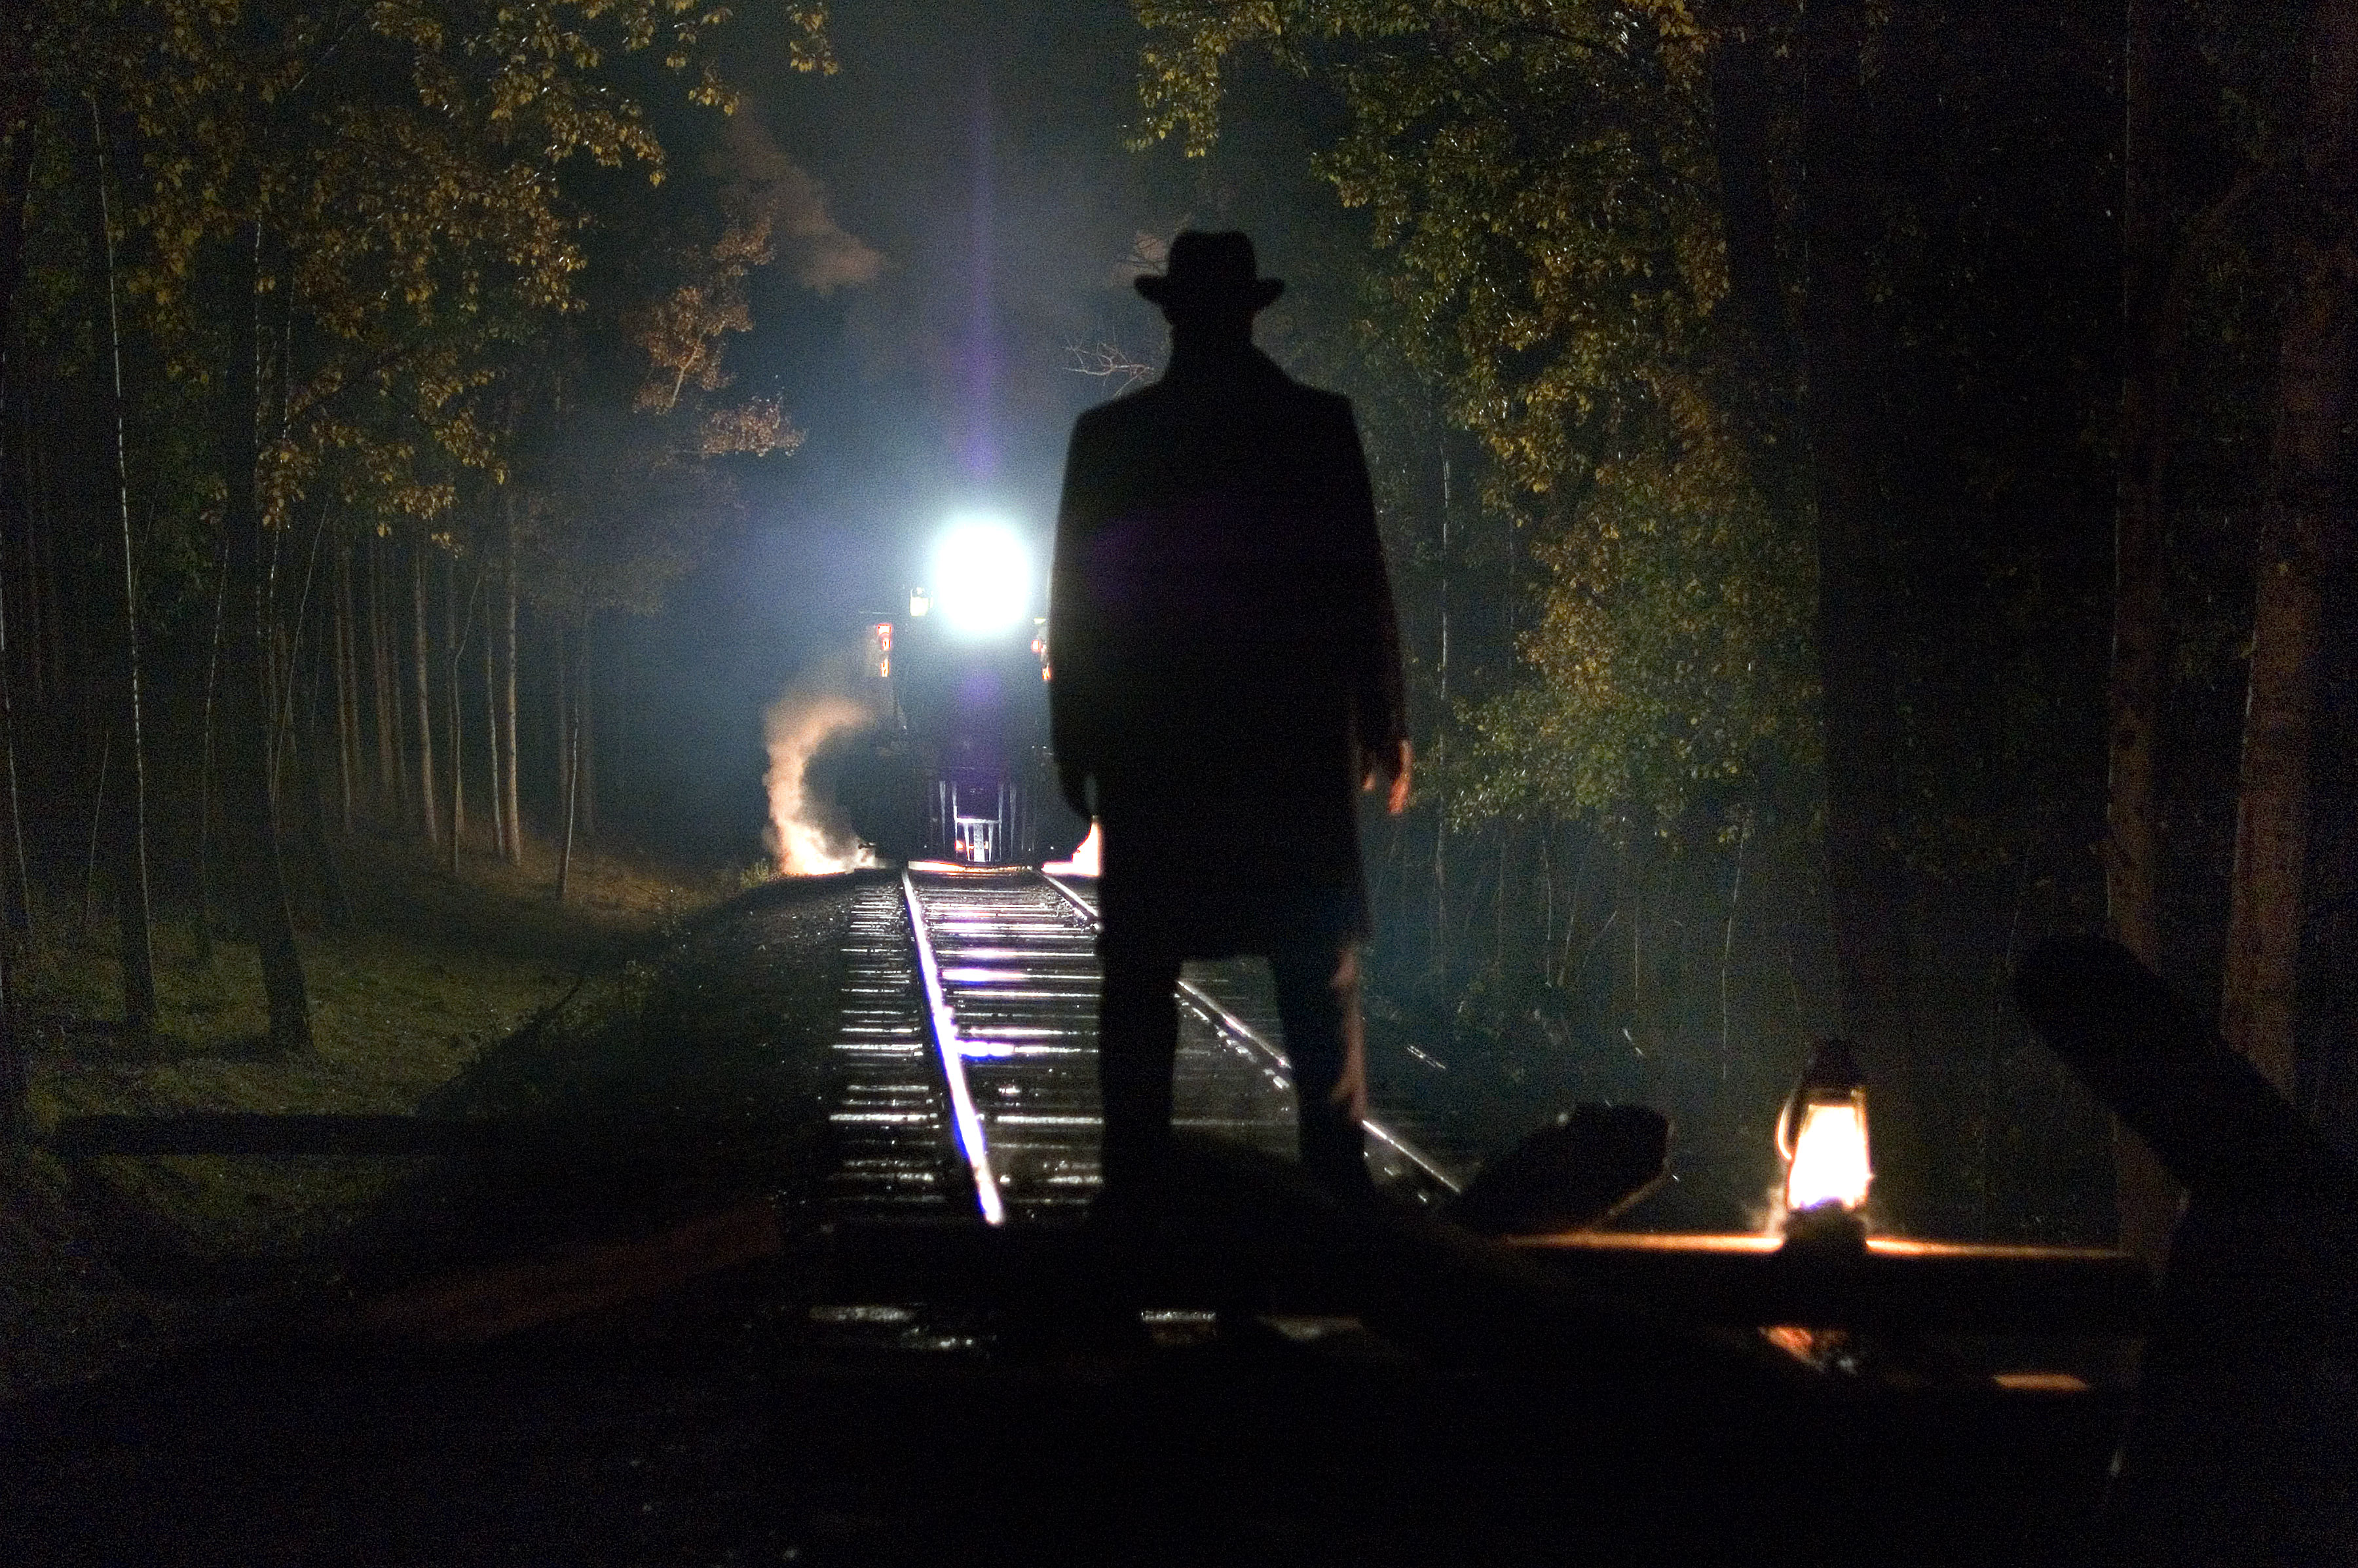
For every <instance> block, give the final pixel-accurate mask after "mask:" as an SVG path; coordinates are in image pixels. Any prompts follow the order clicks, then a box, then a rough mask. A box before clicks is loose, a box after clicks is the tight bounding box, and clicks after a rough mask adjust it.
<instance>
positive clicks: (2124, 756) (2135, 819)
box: [2104, 0, 2180, 1269]
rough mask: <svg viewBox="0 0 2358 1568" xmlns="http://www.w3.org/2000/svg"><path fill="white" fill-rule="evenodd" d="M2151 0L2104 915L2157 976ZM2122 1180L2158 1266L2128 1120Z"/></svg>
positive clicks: (2120, 1131) (2158, 352)
mask: <svg viewBox="0 0 2358 1568" xmlns="http://www.w3.org/2000/svg"><path fill="white" fill-rule="evenodd" d="M2152 11H2153V0H2129V10H2128V40H2127V59H2126V80H2125V82H2124V83H2123V99H2124V103H2125V124H2124V126H2123V140H2124V143H2125V147H2124V152H2123V157H2122V181H2121V187H2122V189H2121V337H2122V342H2121V346H2122V358H2123V360H2124V364H2123V367H2122V377H2121V427H2120V473H2119V476H2118V498H2119V510H2118V513H2117V514H2116V518H2115V524H2114V531H2113V652H2112V669H2111V673H2110V676H2109V678H2108V681H2107V683H2106V690H2105V703H2106V707H2107V708H2108V710H2109V711H2108V718H2109V723H2108V724H2107V726H2106V730H2105V769H2104V773H2105V780H2104V785H2105V787H2104V914H2105V918H2106V921H2107V923H2108V924H2109V925H2111V927H2112V934H2113V939H2114V940H2115V941H2116V942H2118V943H2120V945H2121V946H2124V947H2126V948H2127V949H2128V950H2129V951H2130V952H2131V953H2132V954H2134V955H2135V956H2136V960H2137V962H2139V963H2141V964H2143V965H2145V966H2146V968H2149V969H2152V970H2154V971H2156V972H2157V973H2158V972H2159V971H2160V970H2161V968H2163V965H2162V962H2161V931H2160V923H2159V911H2158V902H2157V894H2156V887H2157V881H2158V862H2159V859H2160V838H2159V835H2158V833H2157V832H2156V830H2155V827H2154V802H2153V783H2154V741H2155V732H2156V723H2157V711H2158V708H2159V707H2160V702H2161V672H2162V639H2163V636H2164V630H2165V629H2164V624H2163V612H2162V582H2163V574H2164V572H2165V570H2166V562H2165V559H2164V557H2163V551H2162V536H2163V513H2162V508H2163V505H2164V502H2163V492H2162V475H2163V462H2164V460H2165V457H2166V454H2167V449H2168V443H2169V424H2168V421H2169V414H2168V408H2169V400H2168V386H2167V383H2166V365H2167V361H2168V359H2169V355H2168V352H2167V350H2166V347H2165V345H2164V343H2163V342H2162V341H2161V333H2162V331H2163V329H2164V320H2163V318H2164V308H2163V299H2162V296H2163V294H2164V293H2165V292H2166V291H2165V290H2164V289H2163V287H2162V285H2161V274H2162V268H2161V266H2160V261H2161V256H2162V252H2163V238H2162V236H2163V226H2162V222H2161V211H2160V208H2161V200H2162V195H2163V192H2164V191H2165V190H2166V189H2168V185H2167V173H2166V169H2165V168H2164V165H2163V163H2162V157H2161V143H2160V138H2159V137H2158V135H2157V134H2156V128H2157V120H2156V108H2157V105H2156V102H2155V94H2156V93H2157V92H2158V90H2159V87H2160V82H2159V80H2158V78H2159V75H2160V72H2159V70H2158V64H2159V59H2158V57H2159V53H2160V49H2161V42H2160V39H2159V38H2157V37H2156V36H2155V34H2154V30H2153V27H2152V20H2153V18H2152ZM2113 1185H2114V1195H2115V1207H2116V1209H2117V1211H2118V1213H2119V1217H2120V1241H2121V1245H2122V1246H2123V1247H2124V1248H2125V1249H2128V1250H2129V1251H2131V1252H2134V1253H2136V1255H2137V1256H2138V1257H2140V1258H2142V1259H2144V1260H2146V1261H2147V1263H2148V1264H2151V1265H2153V1266H2154V1267H2155V1268H2157V1269H2158V1268H2159V1267H2160V1266H2161V1265H2162V1263H2163V1262H2165V1261H2166V1260H2167V1259H2168V1257H2169V1237H2170V1233H2171V1231H2172V1230H2173V1229H2174V1228H2175V1227H2176V1226H2177V1222H2178V1211H2179V1206H2180V1194H2179V1192H2178V1190H2177V1184H2175V1183H2174V1182H2172V1181H2171V1180H2170V1179H2169V1172H2167V1171H2166V1170H2164V1169H2163V1168H2162V1165H2161V1162H2160V1161H2159V1160H2158V1159H2156V1158H2155V1157H2154V1154H2153V1152H2152V1151H2151V1150H2149V1149H2147V1147H2146V1146H2145V1142H2144V1141H2143V1140H2142V1139H2140V1138H2139V1137H2138V1136H2137V1135H2136V1133H2135V1132H2134V1131H2131V1130H2129V1128H2128V1127H2127V1126H2126V1125H2125V1123H2123V1122H2121V1121H2120V1120H2119V1119H2117V1118H2115V1119H2114V1122H2113Z"/></svg>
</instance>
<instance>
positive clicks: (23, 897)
mask: <svg viewBox="0 0 2358 1568" xmlns="http://www.w3.org/2000/svg"><path fill="white" fill-rule="evenodd" d="M16 85H17V86H18V87H19V88H20V91H19V92H17V93H16V94H14V95H12V97H11V99H10V100H9V102H8V103H7V107H6V124H7V129H8V131H9V133H10V145H9V149H8V161H7V163H6V165H5V168H0V432H5V429H6V427H7V426H6V417H7V407H8V404H7V395H8V393H9V392H10V391H12V390H14V388H13V387H12V386H11V384H10V381H11V378H10V376H9V372H10V370H12V369H13V368H15V367H13V366H11V365H10V364H9V363H8V362H7V360H6V358H5V345H6V342H7V336H8V323H9V320H10V319H11V316H12V306H13V305H14V303H15V301H16V284H17V280H18V279H19V278H20V277H21V276H23V270H24V214H25V198H26V194H27V190H28V189H30V184H31V177H32V167H33V136H32V114H33V109H34V98H33V94H32V90H31V83H30V81H24V82H21V83H17V84H16ZM6 471H7V464H6V454H5V449H0V476H5V473H6ZM0 515H5V514H0ZM25 532H26V556H27V559H28V562H29V557H31V555H32V513H31V510H30V508H29V507H28V508H27V511H26V525H25ZM25 577H26V582H27V585H28V586H29V585H30V584H31V583H32V581H33V578H32V575H31V574H30V573H29V572H27V574H25ZM8 581H9V578H8V574H7V573H6V572H5V569H0V745H5V748H6V752H7V764H8V781H7V784H8V845H7V857H8V859H7V871H6V880H5V888H0V925H5V929H0V1143H6V1142H14V1141H16V1140H17V1139H18V1138H19V1137H20V1136H22V1135H24V1134H25V1133H26V1132H27V1131H28V1130H29V1129H28V1127H27V1120H28V1118H27V1115H26V1110H25V1092H26V1088H27V1084H26V1075H25V1051H24V1036H23V1034H22V1033H20V1032H19V1030H18V1029H17V1020H16V940H17V938H18V937H19V936H20V935H26V934H29V933H30V931H31V929H32V903H31V900H30V898H29V896H28V895H29V893H30V891H31V890H30V887H29V885H28V884H27V879H26V875H25V838H24V819H23V816H22V814H21V812H20V809H19V802H18V799H17V794H16V711H15V708H14V706H13V704H12V703H11V702H10V700H9V693H10V687H11V680H10V675H11V672H10V670H9V668H8V620H7V614H8V612H7V599H6V594H7V584H8ZM36 646H38V644H36Z"/></svg>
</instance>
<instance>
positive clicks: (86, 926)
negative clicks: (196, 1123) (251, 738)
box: [0, 834, 739, 1398]
mask: <svg viewBox="0 0 2358 1568" xmlns="http://www.w3.org/2000/svg"><path fill="white" fill-rule="evenodd" d="M346 856H347V865H346V875H347V879H348V881H349V884H350V886H351V888H352V895H353V906H354V907H353V911H352V915H353V917H352V921H351V923H350V924H349V925H347V926H345V927H344V928H342V929H339V930H332V931H328V930H320V931H310V932H306V933H303V934H301V938H300V940H301V946H302V948H303V955H304V960H305V968H306V971H307V974H308V979H309V982H310V994H311V1003H312V1028H313V1033H314V1037H315V1041H316V1049H315V1050H314V1051H313V1052H312V1053H310V1054H308V1055H300V1056H297V1055H289V1054H284V1053H280V1052H277V1051H276V1050H275V1049H274V1048H272V1046H271V1045H270V1043H269V1040H268V1036H267V1030H266V1013H265V1005H264V1000H263V993H262V983H261V976H260V970H259V966H258V964H257V962H256V959H255V957H254V949H253V948H252V947H251V946H244V945H242V944H235V943H232V942H229V941H226V940H222V939H219V938H216V940H215V941H214V942H213V943H212V944H211V954H210V955H209V956H208V955H207V954H205V952H204V951H203V948H202V946H200V938H199V933H198V932H197V930H196V927H195V923H194V921H193V920H192V919H190V918H189V917H188V916H186V915H185V914H183V915H179V916H178V917H174V916H171V915H168V916H167V917H166V918H165V919H164V920H163V921H162V922H161V923H160V924H159V925H158V928H157V991H158V1000H159V1004H160V1006H159V1017H158V1020H157V1029H156V1030H155V1031H154V1033H152V1034H151V1035H150V1036H149V1037H147V1038H146V1039H145V1040H137V1041H135V1040H133V1039H131V1038H129V1037H127V1036H125V1035H124V1033H123V1032H122V1031H121V1029H120V1027H119V1020H120V1018H121V1008H122V1002H121V984H122V981H121V968H120V964H119V960H118V957H117V953H118V948H117V946H116V942H115V939H114V924H113V922H112V921H111V920H109V919H103V918H102V919H101V920H100V921H98V922H96V923H94V924H93V923H88V922H85V920H84V919H83V918H82V916H83V911H82V909H81V905H80V901H79V900H64V899H59V898H49V899H47V900H44V901H42V902H41V903H40V906H39V907H38V908H37V910H36V912H35V915H36V919H35V942H34V946H33V948H32V951H31V953H30V954H29V955H28V958H27V964H26V965H25V968H24V970H23V979H24V993H23V995H24V1001H25V1008H26V1012H27V1015H28V1016H29V1018H30V1020H31V1021H32V1023H33V1025H34V1027H33V1031H32V1038H31V1040H30V1042H29V1044H30V1051H29V1063H28V1066H29V1077H30V1083H29V1091H30V1092H29V1103H30V1108H31V1111H32V1115H33V1118H34V1120H35V1122H36V1125H37V1126H38V1128H39V1129H40V1130H44V1131H47V1130H52V1129H54V1127H55V1126H56V1124H57V1123H58V1122H59V1121H60V1120H62V1119H67V1118H71V1117H80V1116H89V1115H96V1114H107V1113H114V1114H131V1115H163V1114H170V1113H174V1112H179V1111H243V1112H260V1113H265V1114H284V1113H288V1112H308V1113H326V1114H378V1115H383V1114H401V1113H406V1112H411V1111H415V1110H416V1109H418V1108H420V1107H421V1106H422V1105H425V1104H426V1103H427V1102H428V1101H429V1100H430V1099H432V1098H434V1097H436V1096H437V1095H438V1094H441V1095H443V1096H445V1097H446V1098H447V1097H448V1096H449V1094H450V1093H451V1090H450V1087H449V1086H451V1085H453V1084H454V1083H455V1082H456V1081H457V1080H459V1079H460V1077H461V1076H463V1075H465V1074H467V1073H469V1072H470V1070H471V1069H476V1068H478V1067H479V1065H481V1064H482V1063H483V1060H484V1058H485V1056H486V1054H488V1053H490V1052H492V1049H493V1047H494V1046H495V1045H497V1044H499V1043H500V1042H502V1041H503V1040H505V1039H507V1038H508V1037H509V1036H510V1035H511V1034H512V1033H514V1031H515V1030H516V1029H517V1027H518V1026H519V1025H520V1024H522V1023H524V1022H525V1021H527V1020H529V1019H532V1018H534V1017H535V1015H536V1014H539V1013H541V1012H542V1011H544V1010H546V1009H547V1008H549V1007H550V1006H551V1005H552V1004H553V1003H555V1002H557V1000H559V999H562V998H564V997H566V996H568V994H569V993H574V992H575V990H576V987H577V985H578V984H579V982H580V981H582V979H584V977H585V976H592V975H598V976H602V977H604V979H602V980H601V981H600V982H597V983H593V984H592V985H591V986H590V987H589V988H588V989H586V990H585V991H583V992H581V993H580V994H579V995H577V996H576V1000H575V1002H574V1004H573V1006H572V1008H571V1010H570V1011H571V1017H570V1019H569V1020H568V1022H572V1023H575V1024H577V1025H581V1024H583V1023H584V1021H585V1020H586V1019H587V1017H588V1013H589V1011H594V1010H595V1009H596V1008H598V1007H600V1006H603V1007H607V1008H609V1009H611V1007H613V1006H615V1005H617V1003H618V1001H633V1000H637V999H636V998H635V997H625V996H624V995H623V993H624V992H625V991H627V990H628V989H629V982H628V980H627V978H626V976H627V969H628V968H629V966H628V960H629V957H630V955H632V954H633V953H637V952H647V953H652V952H653V951H654V949H655V948H656V947H657V946H660V945H661V944H662V943H663V942H664V940H665V936H666V934H667V933H671V932H675V931H676V930H677V929H679V928H680V927H681V925H682V923H683V922H684V921H686V920H687V918H688V917H689V916H690V915H692V914H694V913H695V912H696V911H698V910H699V909H702V908H705V907H708V906H710V905H712V904H715V903H719V902H720V900H721V899H723V898H724V897H726V896H727V895H729V894H730V893H733V892H736V891H737V890H738V885H739V883H738V880H737V879H736V878H735V877H734V876H730V875H727V874H724V873H719V872H712V873H699V874H691V873H683V872H679V871H676V870H671V869H666V868H660V867H654V866H648V865H645V864H642V863H639V862H636V861H634V860H631V859H628V858H626V857H620V856H615V855H611V854H608V855H600V856H596V857H590V858H584V859H577V860H576V862H575V867H574V878H573V881H572V886H571V888H570V889H569V890H568V891H569V892H570V894H571V896H570V898H569V899H568V903H565V904H564V905H562V906H559V905H557V903H555V901H554V899H553V897H552V896H551V891H550V890H551V888H552V887H553V884H554V881H555V868H554V865H553V864H551V863H549V861H548V857H546V855H545V854H544V855H535V856H534V857H533V858H532V859H531V860H529V861H528V863H527V865H526V866H525V868H523V869H521V870H517V869H514V868H510V867H507V866H505V865H504V864H501V863H498V862H496V861H490V860H484V861H481V862H476V863H471V864H468V865H465V866H463V867H462V870H461V872H460V876H458V877H457V878H452V877H450V876H449V875H447V874H446V873H444V872H443V871H440V870H439V869H438V868H437V867H436V866H434V865H433V864H432V863H431V862H430V860H429V859H428V858H427V856H426V855H425V854H424V852H423V851H422V850H421V849H419V848H418V847H416V846H415V845H414V844H411V843H409V842H407V841H406V840H403V839H400V838H393V837H387V836H376V835H368V834H363V835H362V836H360V837H358V838H355V839H354V840H352V842H351V843H350V844H348V845H347V846H346ZM541 1033H542V1034H543V1035H546V1034H547V1033H549V1032H548V1031H546V1030H544V1031H542V1032H541ZM543 1049H544V1050H546V1045H545V1044H544V1047H543ZM416 1163H417V1162H414V1161H399V1160H387V1159H373V1160H363V1159H307V1160H299V1161H285V1160H281V1161H264V1160H256V1159H238V1158H230V1157H223V1156H211V1155H206V1156H175V1157H168V1158H142V1159H132V1158H103V1159H92V1160H83V1161H77V1162H71V1163H68V1162H62V1161H59V1159H57V1158H55V1157H54V1156H53V1155H51V1154H49V1153H48V1152H45V1151H43V1150H41V1149H39V1148H38V1146H36V1147H35V1148H34V1149H33V1150H31V1151H30V1152H26V1151H16V1152H0V1398H5V1397H6V1396H7V1395H9V1394H11V1393H15V1392H18V1391H21V1390H25V1389H27V1388H29V1387H34V1386H38V1385H40V1384H43V1383H48V1382H54V1381H57V1380H60V1379H71V1378H76V1377H81V1376H87V1375H91V1374H93V1373H97V1372H100V1371H104V1370H107V1369H110V1368H114V1367H118V1366H121V1365H124V1363H125V1362H126V1361H130V1362H135V1361H139V1360H143V1359H146V1358H147V1357H151V1356H152V1355H154V1354H156V1353H157V1352H159V1351H161V1350H163V1349H166V1348H168V1347H169V1346H171V1345H173V1344H175V1343H178V1342H179V1341H181V1340H183V1339H185V1338H186V1337H187V1336H189V1334H191V1333H196V1332H201V1331H202V1330H203V1329H204V1328H205V1326H206V1325H208V1324H210V1323H211V1322H214V1321H216V1320H219V1319H221V1318H223V1317H224V1316H228V1315H235V1314H239V1313H241V1312H243V1311H245V1310H248V1309H250V1308H251V1306H252V1304H253V1297H254V1294H255V1293H256V1292H260V1293H264V1294H267V1293H270V1292H281V1291H284V1290H287V1289H290V1288H297V1287H299V1286H301V1285H303V1284H305V1283H307V1282H313V1281H316V1277H317V1276H318V1275H319V1272H320V1271H322V1270H324V1269H327V1268H330V1267H331V1266H332V1265H331V1264H330V1262H328V1261H327V1260H329V1259H330V1257H331V1255H332V1254H333V1252H334V1250H335V1248H334V1242H335V1239H336V1238H337V1237H338V1236H339V1235H340V1234H341V1231H342V1230H343V1229H344V1227H348V1226H349V1225H350V1224H352V1221H353V1220H354V1218H355V1217H358V1216H360V1215H362V1214H363V1213H364V1212H366V1211H367V1210H368V1209H369V1208H370V1206H372V1205H373V1204H374V1203H376V1202H377V1201H378V1200H379V1199H380V1198H382V1197H383V1196H384V1195H386V1194H387V1193H388V1192H390V1191H392V1190H394V1189H395V1188H396V1187H398V1186H399V1185H401V1184H404V1183H406V1182H409V1181H412V1180H414V1179H415V1177H416V1174H417V1172H416ZM191 1259H193V1260H207V1259H237V1260H244V1261H246V1262H248V1263H251V1262H252V1261H253V1260H257V1259H260V1260H273V1259H275V1260H282V1261H283V1263H284V1265H285V1267H284V1269H283V1270H281V1271H277V1273H276V1278H272V1277H269V1271H265V1273H264V1274H263V1275H261V1276H252V1273H251V1271H249V1276H250V1277H249V1278H247V1279H246V1280H245V1281H243V1285H242V1286H240V1287H239V1288H238V1289H235V1290H233V1291H229V1292H224V1291H223V1289H222V1286H221V1285H220V1284H219V1283H218V1281H216V1282H215V1283H214V1284H213V1285H212V1286H211V1288H209V1289H196V1290H192V1289H190V1288H189V1286H188V1280H187V1278H186V1275H187V1273H188V1271H187V1270H186V1269H185V1268H183V1269H182V1270H181V1271H180V1273H181V1275H182V1276H183V1277H181V1278H179V1279H171V1278H164V1277H159V1276H157V1274H156V1273H155V1272H154V1271H153V1270H152V1269H150V1270H147V1271H144V1272H143V1270H142V1268H141V1267H140V1266H139V1264H138V1262H137V1261H136V1260H147V1261H148V1262H150V1263H153V1262H155V1261H157V1260H180V1261H181V1262H183V1263H185V1262H186V1261H187V1260H191Z"/></svg>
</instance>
